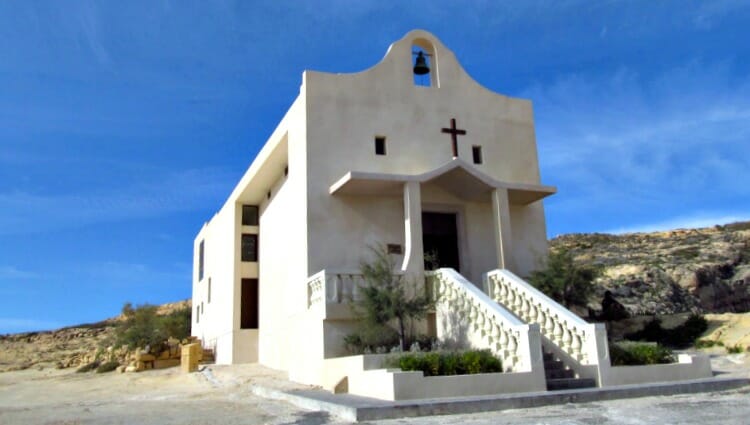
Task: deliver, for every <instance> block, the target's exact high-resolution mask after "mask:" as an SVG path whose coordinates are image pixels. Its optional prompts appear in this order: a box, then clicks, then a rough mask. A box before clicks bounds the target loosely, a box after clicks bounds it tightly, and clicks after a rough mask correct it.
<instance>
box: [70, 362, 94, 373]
mask: <svg viewBox="0 0 750 425" xmlns="http://www.w3.org/2000/svg"><path fill="white" fill-rule="evenodd" d="M99 364H100V363H99V362H98V361H93V362H91V363H87V364H85V365H83V366H81V367H79V368H78V369H76V373H85V372H91V371H92V370H96V368H98V367H99Z"/></svg>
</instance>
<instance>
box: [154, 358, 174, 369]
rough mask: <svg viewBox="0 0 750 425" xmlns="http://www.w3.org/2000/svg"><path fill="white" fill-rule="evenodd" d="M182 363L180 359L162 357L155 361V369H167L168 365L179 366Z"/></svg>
mask: <svg viewBox="0 0 750 425" xmlns="http://www.w3.org/2000/svg"><path fill="white" fill-rule="evenodd" d="M180 363H181V361H180V359H164V360H162V359H160V360H156V361H154V369H165V368H168V367H175V366H179V365H180Z"/></svg>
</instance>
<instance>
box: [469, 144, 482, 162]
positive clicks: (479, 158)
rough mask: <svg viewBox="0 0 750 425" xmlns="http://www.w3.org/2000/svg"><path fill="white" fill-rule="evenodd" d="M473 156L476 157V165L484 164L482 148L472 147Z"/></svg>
mask: <svg viewBox="0 0 750 425" xmlns="http://www.w3.org/2000/svg"><path fill="white" fill-rule="evenodd" d="M471 154H472V156H473V157H474V163H475V164H481V163H482V147H481V146H472V147H471Z"/></svg>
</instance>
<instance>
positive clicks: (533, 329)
mask: <svg viewBox="0 0 750 425" xmlns="http://www.w3.org/2000/svg"><path fill="white" fill-rule="evenodd" d="M427 281H428V283H430V284H431V285H432V290H433V293H434V294H435V296H436V300H437V301H436V302H437V305H438V307H440V306H444V307H446V308H445V309H444V310H445V311H444V312H441V309H440V308H438V309H437V314H438V315H440V314H445V312H450V313H457V315H458V316H459V317H463V318H466V319H468V320H467V321H466V325H467V327H468V330H469V331H472V332H473V335H472V338H473V339H474V342H475V343H476V342H479V343H481V345H484V346H485V347H487V348H490V350H492V351H493V352H494V353H495V354H496V355H499V356H500V357H501V358H502V360H503V364H504V365H505V366H509V367H508V369H509V370H512V371H517V372H518V371H531V370H532V369H533V368H534V365H535V364H536V365H537V366H539V367H540V362H541V346H540V340H539V338H540V336H539V326H538V325H536V324H531V325H529V324H525V323H523V322H522V321H521V320H519V319H518V318H517V317H515V316H514V315H513V314H511V313H509V312H508V311H506V310H505V309H504V308H502V307H501V306H500V305H498V304H497V303H495V302H494V301H493V300H492V299H490V297H488V296H487V295H486V294H484V293H483V292H482V291H481V290H480V289H479V288H477V287H476V286H474V284H472V283H471V282H469V281H468V280H466V279H465V278H464V277H463V276H461V275H460V274H459V273H458V272H456V271H455V270H453V269H450V268H442V269H438V270H436V271H433V272H427ZM437 319H438V322H440V317H438V318H437Z"/></svg>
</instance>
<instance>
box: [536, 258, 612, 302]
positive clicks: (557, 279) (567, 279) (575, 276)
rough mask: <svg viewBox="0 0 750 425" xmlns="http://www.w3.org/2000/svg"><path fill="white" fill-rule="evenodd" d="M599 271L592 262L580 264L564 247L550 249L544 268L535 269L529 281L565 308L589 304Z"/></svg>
mask: <svg viewBox="0 0 750 425" xmlns="http://www.w3.org/2000/svg"><path fill="white" fill-rule="evenodd" d="M598 273H599V272H598V270H597V269H596V268H594V267H592V266H590V265H586V264H577V263H576V262H575V261H574V260H573V255H572V254H571V252H570V251H568V250H567V249H565V248H562V249H556V250H551V251H550V253H549V255H548V256H547V261H546V265H545V267H544V268H543V269H540V270H537V271H535V272H533V273H532V274H531V276H530V277H529V281H530V282H531V284H532V285H534V286H536V287H537V289H539V290H540V291H542V292H544V293H545V294H546V295H547V296H549V297H550V298H552V299H553V300H555V301H557V302H559V303H561V304H562V305H564V306H565V307H568V308H570V307H573V306H579V307H586V306H587V305H588V303H589V297H590V296H591V295H592V294H593V292H594V279H595V278H596V276H597V275H598Z"/></svg>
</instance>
